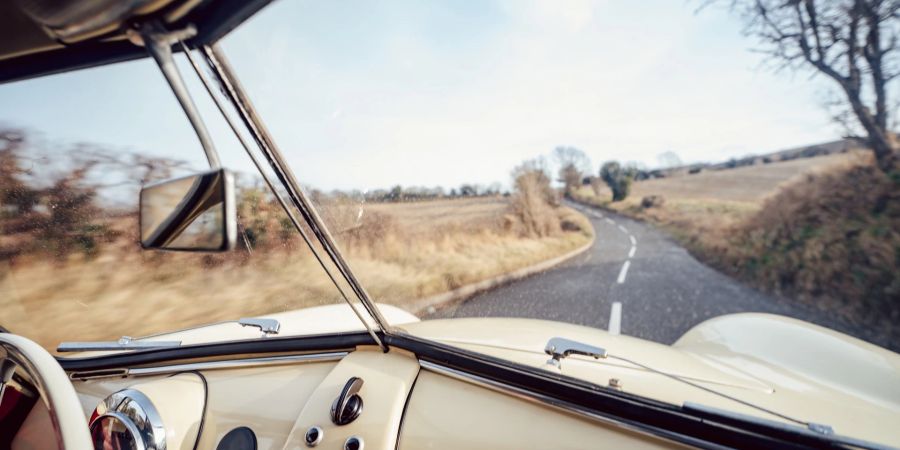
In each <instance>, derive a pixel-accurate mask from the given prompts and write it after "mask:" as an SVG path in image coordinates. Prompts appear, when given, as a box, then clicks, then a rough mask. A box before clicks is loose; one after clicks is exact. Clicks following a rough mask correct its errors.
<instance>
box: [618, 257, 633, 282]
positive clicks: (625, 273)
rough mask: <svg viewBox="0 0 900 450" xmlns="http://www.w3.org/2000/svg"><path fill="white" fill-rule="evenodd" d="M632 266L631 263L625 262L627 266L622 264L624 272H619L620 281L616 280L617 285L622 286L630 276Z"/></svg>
mask: <svg viewBox="0 0 900 450" xmlns="http://www.w3.org/2000/svg"><path fill="white" fill-rule="evenodd" d="M630 265H631V261H625V264H622V270H621V271H619V279H618V280H616V282H617V283H619V284H622V283H624V282H625V277H626V276H627V275H628V266H630Z"/></svg>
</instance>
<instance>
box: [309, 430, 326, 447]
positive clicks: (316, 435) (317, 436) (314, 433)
mask: <svg viewBox="0 0 900 450" xmlns="http://www.w3.org/2000/svg"><path fill="white" fill-rule="evenodd" d="M324 437H325V431H324V430H322V429H321V428H319V427H317V426H311V427H309V429H308V430H306V437H305V440H306V446H307V447H315V446H317V445H319V443H320V442H322V439H323V438H324Z"/></svg>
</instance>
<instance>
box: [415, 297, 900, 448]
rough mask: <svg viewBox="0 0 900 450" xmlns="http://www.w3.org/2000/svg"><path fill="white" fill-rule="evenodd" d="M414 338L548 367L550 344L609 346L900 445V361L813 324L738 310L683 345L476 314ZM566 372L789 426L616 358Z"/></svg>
mask: <svg viewBox="0 0 900 450" xmlns="http://www.w3.org/2000/svg"><path fill="white" fill-rule="evenodd" d="M401 328H403V329H404V330H405V331H406V332H408V333H410V334H412V335H414V336H418V337H423V338H428V339H433V340H435V341H438V342H442V343H445V344H449V345H453V346H457V347H461V348H465V349H467V350H471V351H474V352H478V353H483V354H488V355H491V356H495V357H498V358H502V359H506V360H511V361H515V362H518V363H521V364H524V365H529V366H532V367H536V368H543V369H545V370H555V369H554V368H553V367H551V366H549V365H548V364H547V360H548V355H546V354H545V353H544V347H545V345H546V344H547V341H548V340H549V339H550V338H553V337H563V338H566V339H571V340H575V341H579V342H583V343H586V344H590V345H593V346H597V347H602V348H604V349H606V350H607V351H608V352H609V354H610V355H615V356H619V357H623V358H627V359H629V360H631V361H634V362H637V363H640V364H642V365H645V366H647V367H650V368H652V369H655V370H658V371H663V372H666V373H669V374H672V375H677V376H678V377H683V378H685V379H688V380H690V381H691V382H693V383H696V384H699V385H701V386H703V387H706V388H710V389H714V390H716V391H718V392H721V393H723V394H727V395H729V396H732V397H735V398H738V399H741V400H743V401H746V402H750V403H753V404H755V405H758V406H761V407H764V408H767V409H770V410H772V411H776V412H778V413H781V414H784V415H788V416H791V417H794V418H796V419H800V420H803V421H806V422H812V423H817V424H825V425H829V426H831V427H832V428H833V429H834V431H835V433H837V434H840V435H844V436H851V437H856V438H859V439H864V440H868V441H874V442H879V443H884V444H889V445H896V444H897V443H898V442H900V430H898V427H897V426H896V424H897V422H898V420H900V355H897V354H896V353H892V352H890V351H887V350H884V349H881V348H879V347H876V346H873V345H870V344H867V343H865V342H862V341H859V340H857V339H854V338H852V337H849V336H846V335H843V334H840V333H837V332H833V331H831V330H827V329H825V328H821V327H818V326H815V325H812V324H808V323H806V322H801V321H798V320H794V319H790V318H786V317H780V316H774V315H769V314H734V315H729V316H722V317H719V318H716V319H712V320H710V321H707V322H704V323H702V324H700V325H698V326H697V327H695V328H694V329H692V330H691V331H689V332H688V333H686V334H685V335H684V336H683V337H682V338H681V339H679V340H678V342H676V343H675V344H673V345H671V346H669V345H663V344H659V343H655V342H650V341H645V340H642V339H638V338H634V337H630V336H623V335H613V334H609V333H607V332H605V331H603V330H598V329H595V328H588V327H583V326H578V325H571V324H564V323H558V322H550V321H542V320H532V319H511V318H509V319H508V318H471V319H445V320H431V321H423V322H415V323H409V324H406V325H403V326H402V327H401ZM560 371H561V373H562V374H564V375H568V376H573V377H576V378H580V379H584V380H587V381H591V382H593V383H596V384H598V385H601V386H608V385H609V384H610V380H612V379H615V380H617V382H616V384H617V385H618V386H620V388H621V389H622V390H623V391H625V392H629V393H633V394H637V395H641V396H645V397H650V398H653V399H656V400H659V401H663V402H667V403H671V404H674V405H682V404H684V403H685V402H693V403H699V404H703V405H706V406H712V407H716V408H720V409H725V410H729V411H734V412H738V413H742V414H747V415H752V416H756V417H760V418H763V419H768V420H778V421H783V422H785V423H788V424H790V423H791V422H787V421H784V420H783V419H780V418H779V417H777V416H774V415H771V414H767V413H765V412H762V411H760V410H757V409H754V408H750V407H748V406H745V405H742V404H740V403H738V402H736V401H734V400H730V399H727V398H725V397H722V396H719V395H716V394H713V393H710V392H706V391H704V390H702V389H698V388H697V387H695V386H691V385H689V384H686V383H682V382H679V381H677V380H675V379H672V378H669V377H666V376H664V375H661V374H659V373H655V372H653V371H651V370H648V369H646V368H642V367H638V366H636V365H634V364H630V363H628V362H623V361H621V360H616V359H612V358H608V359H600V360H595V359H593V358H590V357H585V356H581V355H573V356H570V357H568V358H565V359H563V360H562V364H561V368H560Z"/></svg>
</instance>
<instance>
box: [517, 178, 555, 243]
mask: <svg viewBox="0 0 900 450" xmlns="http://www.w3.org/2000/svg"><path fill="white" fill-rule="evenodd" d="M512 176H513V188H514V190H515V193H514V194H513V195H512V201H511V202H510V204H511V208H512V211H513V214H514V215H515V216H516V217H518V218H519V220H520V221H521V223H522V225H523V227H524V231H525V234H526V235H529V236H539V237H543V236H550V235H553V234H556V233H558V232H559V231H560V224H559V218H558V217H557V215H556V211H555V209H556V208H557V207H558V206H559V193H558V192H557V191H556V190H555V189H553V187H552V186H551V185H550V176H549V175H547V171H546V170H545V168H544V167H543V163H542V162H541V161H540V160H532V161H526V162H524V163H522V164H520V165H519V166H517V167H516V168H515V169H513V172H512Z"/></svg>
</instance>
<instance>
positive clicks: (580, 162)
mask: <svg viewBox="0 0 900 450" xmlns="http://www.w3.org/2000/svg"><path fill="white" fill-rule="evenodd" d="M553 157H554V158H555V159H556V162H557V163H558V164H559V181H560V182H561V183H563V186H564V187H565V192H566V195H571V194H572V192H574V191H575V190H576V189H578V187H579V186H581V180H582V178H584V175H585V174H586V173H590V171H591V159H590V158H588V156H587V155H586V154H585V153H584V152H583V151H581V150H579V149H577V148H575V147H565V146H559V147H556V148H555V149H553Z"/></svg>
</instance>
